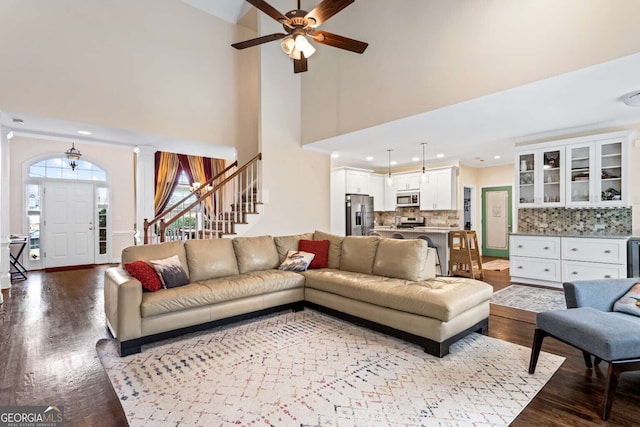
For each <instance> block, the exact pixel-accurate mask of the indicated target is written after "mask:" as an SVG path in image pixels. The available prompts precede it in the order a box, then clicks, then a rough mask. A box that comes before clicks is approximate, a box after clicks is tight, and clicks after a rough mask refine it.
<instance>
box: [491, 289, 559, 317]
mask: <svg viewBox="0 0 640 427" xmlns="http://www.w3.org/2000/svg"><path fill="white" fill-rule="evenodd" d="M491 304H497V305H504V306H507V307H512V308H518V309H520V310H527V311H533V312H535V313H540V312H542V311H549V310H562V309H565V308H567V304H566V302H565V299H564V292H563V291H562V289H546V288H537V287H535V286H524V285H510V286H507V287H506V288H504V289H500V290H499V291H497V292H495V293H494V294H493V297H492V298H491Z"/></svg>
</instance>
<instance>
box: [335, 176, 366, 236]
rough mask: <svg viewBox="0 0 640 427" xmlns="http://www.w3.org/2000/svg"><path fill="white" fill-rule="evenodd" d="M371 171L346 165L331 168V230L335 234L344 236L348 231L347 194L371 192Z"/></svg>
mask: <svg viewBox="0 0 640 427" xmlns="http://www.w3.org/2000/svg"><path fill="white" fill-rule="evenodd" d="M371 172H372V171H370V170H366V169H353V168H345V167H339V168H334V169H332V170H331V232H332V233H333V234H338V235H341V236H344V234H345V231H346V219H345V217H346V209H345V194H349V193H355V194H369V192H370V190H371V182H370V175H371ZM358 190H360V191H358Z"/></svg>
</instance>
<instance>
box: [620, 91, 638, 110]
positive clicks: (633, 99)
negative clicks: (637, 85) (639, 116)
mask: <svg viewBox="0 0 640 427" xmlns="http://www.w3.org/2000/svg"><path fill="white" fill-rule="evenodd" d="M622 102H624V103H625V104H627V105H628V106H630V107H640V92H634V93H630V94H629V95H625V97H624V98H622Z"/></svg>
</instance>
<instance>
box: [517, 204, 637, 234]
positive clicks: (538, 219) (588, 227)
mask: <svg viewBox="0 0 640 427" xmlns="http://www.w3.org/2000/svg"><path fill="white" fill-rule="evenodd" d="M518 232H519V233H540V234H577V235H592V234H605V235H606V234H612V235H625V234H629V235H630V234H631V232H632V225H631V208H583V209H566V208H536V209H518Z"/></svg>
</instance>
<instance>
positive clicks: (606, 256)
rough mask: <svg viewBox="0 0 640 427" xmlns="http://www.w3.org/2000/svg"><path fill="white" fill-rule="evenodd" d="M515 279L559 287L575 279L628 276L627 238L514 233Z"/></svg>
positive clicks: (511, 239)
mask: <svg viewBox="0 0 640 427" xmlns="http://www.w3.org/2000/svg"><path fill="white" fill-rule="evenodd" d="M509 246H510V254H511V257H510V272H511V281H512V282H516V283H529V284H533V285H546V286H553V287H557V288H561V287H562V283H563V282H569V281H574V280H591V279H611V278H622V277H626V276H627V270H626V263H627V239H626V238H601V237H589V236H585V237H558V236H530V235H522V234H520V235H519V234H512V235H511V236H510V237H509Z"/></svg>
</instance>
